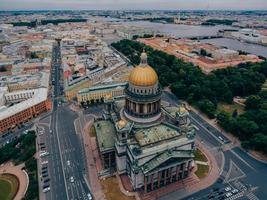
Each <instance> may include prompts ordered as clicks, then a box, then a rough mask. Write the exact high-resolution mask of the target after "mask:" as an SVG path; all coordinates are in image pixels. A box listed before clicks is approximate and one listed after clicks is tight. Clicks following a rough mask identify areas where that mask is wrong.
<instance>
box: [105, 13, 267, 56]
mask: <svg viewBox="0 0 267 200" xmlns="http://www.w3.org/2000/svg"><path fill="white" fill-rule="evenodd" d="M113 20H114V18H113V19H109V20H107V21H113ZM114 21H116V22H115V23H118V24H123V25H127V26H135V27H140V28H146V29H150V30H153V31H155V32H156V33H159V34H164V35H170V36H175V37H177V38H190V37H198V36H216V35H217V33H218V31H219V30H222V29H233V27H231V26H224V25H218V26H201V25H180V24H163V23H153V22H149V21H129V20H126V21H125V20H118V19H115V20H114ZM114 21H113V22H114ZM201 41H202V42H207V43H211V44H214V45H218V46H224V47H227V48H229V49H233V50H242V51H245V52H247V53H251V54H255V55H258V56H264V57H267V47H266V46H261V45H257V44H248V43H245V42H240V41H238V40H234V39H228V38H215V39H206V40H201Z"/></svg>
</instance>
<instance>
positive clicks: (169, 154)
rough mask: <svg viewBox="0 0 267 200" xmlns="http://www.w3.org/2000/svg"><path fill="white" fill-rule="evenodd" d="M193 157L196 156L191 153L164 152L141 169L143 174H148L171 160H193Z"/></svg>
mask: <svg viewBox="0 0 267 200" xmlns="http://www.w3.org/2000/svg"><path fill="white" fill-rule="evenodd" d="M193 157H194V155H193V153H192V152H191V151H168V150H167V151H165V152H163V153H162V154H160V155H159V156H156V157H155V158H152V159H151V160H150V161H148V162H147V163H145V164H144V165H143V166H142V167H141V168H142V170H143V172H144V173H145V174H146V173H148V172H150V171H151V170H153V169H155V168H156V167H158V166H160V165H161V164H163V163H164V162H166V161H167V160H169V159H171V158H178V159H180V160H182V159H183V158H193Z"/></svg>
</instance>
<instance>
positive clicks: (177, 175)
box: [176, 165, 180, 181]
mask: <svg viewBox="0 0 267 200" xmlns="http://www.w3.org/2000/svg"><path fill="white" fill-rule="evenodd" d="M179 171H180V165H177V166H176V181H177V180H178V177H179Z"/></svg>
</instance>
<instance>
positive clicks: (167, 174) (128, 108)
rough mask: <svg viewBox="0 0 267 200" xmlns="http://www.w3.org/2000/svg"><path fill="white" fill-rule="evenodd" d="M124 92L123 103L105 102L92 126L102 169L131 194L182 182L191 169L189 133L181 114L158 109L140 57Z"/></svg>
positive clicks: (157, 90)
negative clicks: (123, 180)
mask: <svg viewBox="0 0 267 200" xmlns="http://www.w3.org/2000/svg"><path fill="white" fill-rule="evenodd" d="M124 91H125V99H124V100H123V101H120V102H119V101H116V100H112V99H110V100H108V101H106V102H105V105H106V106H105V107H106V108H105V111H104V113H103V118H102V119H98V120H97V121H96V122H95V124H94V127H95V131H96V136H97V145H98V150H99V153H100V157H101V159H102V163H104V168H105V169H106V170H110V171H111V172H112V171H116V172H117V173H118V174H124V175H127V177H128V179H129V181H130V183H131V185H132V188H133V190H136V191H144V192H149V191H152V190H155V189H157V188H160V187H162V186H165V185H167V184H170V183H173V182H176V181H179V180H182V179H183V178H185V177H187V176H188V175H189V174H190V172H191V171H192V169H193V166H194V162H193V157H194V150H195V140H194V138H195V133H194V129H193V127H192V126H191V123H190V120H189V118H188V112H187V111H186V109H184V108H183V107H171V106H169V107H166V108H165V107H164V108H163V107H162V105H161V94H162V90H161V87H160V85H159V82H158V76H157V74H156V72H155V71H154V69H153V68H151V67H150V66H149V65H148V64H147V55H146V53H142V54H141V63H140V65H139V66H137V67H135V68H134V69H133V70H132V72H131V73H130V75H129V81H128V84H126V87H125V90H124ZM113 158H114V159H115V163H114V162H112V161H113Z"/></svg>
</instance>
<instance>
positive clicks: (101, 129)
mask: <svg viewBox="0 0 267 200" xmlns="http://www.w3.org/2000/svg"><path fill="white" fill-rule="evenodd" d="M94 127H95V131H96V136H97V142H98V146H99V149H100V151H101V152H103V151H105V150H109V149H112V148H114V145H115V140H114V138H115V127H114V125H113V124H112V122H111V121H106V120H101V121H97V122H96V123H94Z"/></svg>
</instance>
